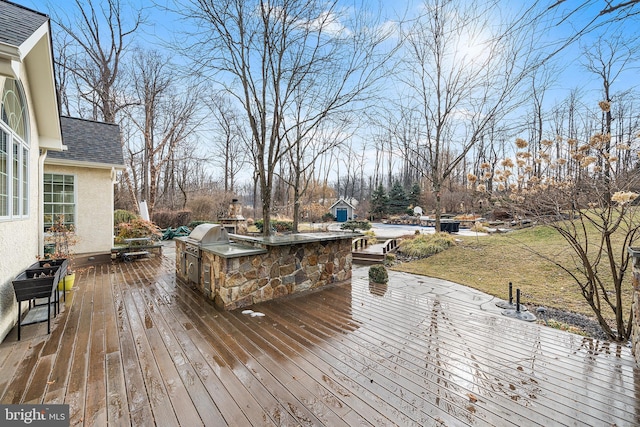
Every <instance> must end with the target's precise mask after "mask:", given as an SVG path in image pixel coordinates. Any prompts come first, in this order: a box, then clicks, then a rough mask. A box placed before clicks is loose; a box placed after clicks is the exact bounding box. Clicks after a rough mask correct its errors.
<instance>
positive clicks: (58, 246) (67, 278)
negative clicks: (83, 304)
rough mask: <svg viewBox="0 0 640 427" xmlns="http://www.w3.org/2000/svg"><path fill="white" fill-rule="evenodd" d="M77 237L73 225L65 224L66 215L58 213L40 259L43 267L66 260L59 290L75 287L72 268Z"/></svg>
mask: <svg viewBox="0 0 640 427" xmlns="http://www.w3.org/2000/svg"><path fill="white" fill-rule="evenodd" d="M76 243H77V237H76V234H75V232H74V230H73V226H72V225H70V226H68V225H67V224H65V221H64V215H58V216H57V218H56V221H55V222H54V223H53V225H52V226H51V228H49V230H48V231H47V233H46V235H45V248H48V249H49V251H47V250H46V249H45V255H44V258H42V259H41V260H40V261H39V264H40V266H41V267H47V266H55V265H61V264H63V263H64V262H65V260H66V274H63V275H61V277H60V282H59V283H58V290H61V291H67V290H69V289H71V288H72V287H73V283H74V281H75V272H74V271H73V269H72V265H71V264H72V262H73V255H74V253H73V246H74V245H75V244H76Z"/></svg>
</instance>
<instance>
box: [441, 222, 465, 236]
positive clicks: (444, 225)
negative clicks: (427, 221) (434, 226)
mask: <svg viewBox="0 0 640 427" xmlns="http://www.w3.org/2000/svg"><path fill="white" fill-rule="evenodd" d="M440 230H441V231H445V232H447V233H457V232H458V231H460V221H452V220H442V221H440Z"/></svg>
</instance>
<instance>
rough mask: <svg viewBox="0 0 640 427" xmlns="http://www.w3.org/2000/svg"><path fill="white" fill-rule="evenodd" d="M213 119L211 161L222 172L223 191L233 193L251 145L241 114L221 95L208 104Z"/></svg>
mask: <svg viewBox="0 0 640 427" xmlns="http://www.w3.org/2000/svg"><path fill="white" fill-rule="evenodd" d="M207 103H208V105H209V109H210V110H211V113H212V118H213V126H214V128H213V133H214V135H213V145H214V147H213V148H214V151H213V153H212V154H213V156H212V157H211V161H213V162H214V164H218V165H219V166H221V167H222V169H223V171H224V191H225V192H232V193H233V192H234V189H235V180H236V177H237V175H238V174H239V173H240V171H241V170H242V168H243V166H244V165H245V164H246V162H247V160H248V155H247V149H248V148H250V146H251V144H250V143H249V142H248V141H247V139H248V138H247V135H246V132H245V129H244V126H242V120H241V117H242V116H241V114H242V113H241V112H240V111H238V110H236V109H235V108H234V107H233V105H232V103H231V102H230V100H229V99H228V98H227V97H225V96H224V95H223V94H216V95H214V96H213V97H212V98H211V99H210V100H209V101H208V102H207Z"/></svg>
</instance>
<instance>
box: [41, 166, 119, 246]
mask: <svg viewBox="0 0 640 427" xmlns="http://www.w3.org/2000/svg"><path fill="white" fill-rule="evenodd" d="M44 172H45V173H56V174H64V175H74V176H75V177H76V179H75V185H76V201H75V202H76V226H75V227H76V237H77V243H76V245H75V246H74V247H73V249H72V250H73V252H74V253H76V254H93V253H108V252H110V251H111V247H112V246H113V184H112V181H111V170H109V169H91V168H82V167H73V166H59V165H48V164H46V163H45V166H44Z"/></svg>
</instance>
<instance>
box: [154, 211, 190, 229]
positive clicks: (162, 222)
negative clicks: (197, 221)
mask: <svg viewBox="0 0 640 427" xmlns="http://www.w3.org/2000/svg"><path fill="white" fill-rule="evenodd" d="M151 219H152V220H153V222H154V223H156V224H157V225H158V227H160V228H169V227H173V228H178V227H180V226H181V225H187V224H189V222H190V221H191V211H189V210H181V211H170V210H162V211H154V212H153V216H152V217H151Z"/></svg>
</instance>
